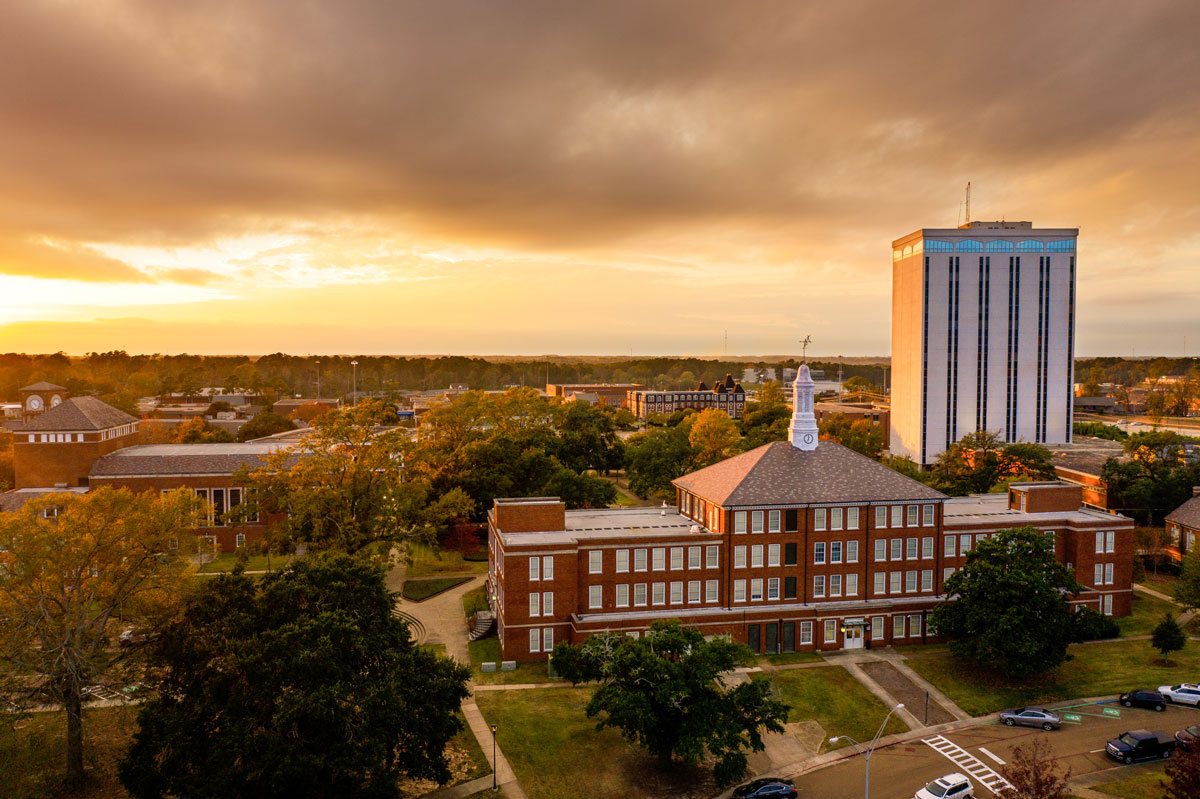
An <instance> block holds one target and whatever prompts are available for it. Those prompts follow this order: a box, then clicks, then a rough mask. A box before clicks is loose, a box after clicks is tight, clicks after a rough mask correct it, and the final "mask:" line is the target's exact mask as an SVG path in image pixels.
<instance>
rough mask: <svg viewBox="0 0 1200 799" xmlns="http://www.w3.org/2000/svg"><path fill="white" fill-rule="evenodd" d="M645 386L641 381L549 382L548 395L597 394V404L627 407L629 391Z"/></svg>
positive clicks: (560, 397)
mask: <svg viewBox="0 0 1200 799" xmlns="http://www.w3.org/2000/svg"><path fill="white" fill-rule="evenodd" d="M645 388H646V387H645V386H643V385H642V384H641V383H547V384H546V396H548V397H558V398H559V399H564V400H565V399H567V398H569V397H570V396H571V395H572V394H595V395H596V404H597V405H604V406H606V407H609V408H626V407H628V406H629V402H628V396H629V392H631V391H642V390H644V389H645Z"/></svg>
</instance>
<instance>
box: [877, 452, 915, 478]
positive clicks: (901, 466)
mask: <svg viewBox="0 0 1200 799" xmlns="http://www.w3.org/2000/svg"><path fill="white" fill-rule="evenodd" d="M879 462H880V463H882V464H883V465H884V466H886V467H888V468H889V469H892V470H893V471H897V472H900V474H902V475H904V476H905V477H911V478H912V479H914V480H916V481H917V482H919V483H920V482H924V481H925V475H923V474H922V473H921V467H920V466H918V465H917V462H916V461H914V460H913V459H912V458H910V457H908V456H907V455H884V456H883V457H882V458H880V459H879Z"/></svg>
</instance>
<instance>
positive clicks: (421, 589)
mask: <svg viewBox="0 0 1200 799" xmlns="http://www.w3.org/2000/svg"><path fill="white" fill-rule="evenodd" d="M471 579H472V578H471V577H430V578H427V579H423V580H405V581H404V587H403V588H401V589H400V596H402V597H404V598H405V599H409V600H412V601H413V602H424V601H425V600H426V599H429V598H430V597H434V596H437V595H438V594H440V593H442V592H443V591H449V590H450V589H451V588H453V587H455V586H456V585H462V584H463V583H465V582H469V581H470V580H471Z"/></svg>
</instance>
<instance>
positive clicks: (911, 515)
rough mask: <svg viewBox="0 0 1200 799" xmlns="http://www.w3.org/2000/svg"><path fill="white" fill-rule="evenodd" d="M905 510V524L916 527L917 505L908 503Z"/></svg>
mask: <svg viewBox="0 0 1200 799" xmlns="http://www.w3.org/2000/svg"><path fill="white" fill-rule="evenodd" d="M907 511H908V521H907V522H906V523H905V524H906V525H907V526H908V527H916V526H917V506H916V505H909V506H908V508H907Z"/></svg>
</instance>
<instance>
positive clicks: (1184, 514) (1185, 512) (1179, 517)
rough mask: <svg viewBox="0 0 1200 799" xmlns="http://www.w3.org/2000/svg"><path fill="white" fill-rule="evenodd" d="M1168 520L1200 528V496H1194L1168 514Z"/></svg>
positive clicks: (1195, 528)
mask: <svg viewBox="0 0 1200 799" xmlns="http://www.w3.org/2000/svg"><path fill="white" fill-rule="evenodd" d="M1167 521H1169V522H1172V523H1174V524H1179V525H1182V526H1184V527H1190V528H1192V529H1193V530H1200V497H1192V498H1191V499H1189V500H1188V501H1187V502H1185V503H1183V504H1182V505H1180V506H1179V507H1178V508H1176V509H1175V510H1173V511H1171V512H1170V513H1169V514H1168V515H1167Z"/></svg>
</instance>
